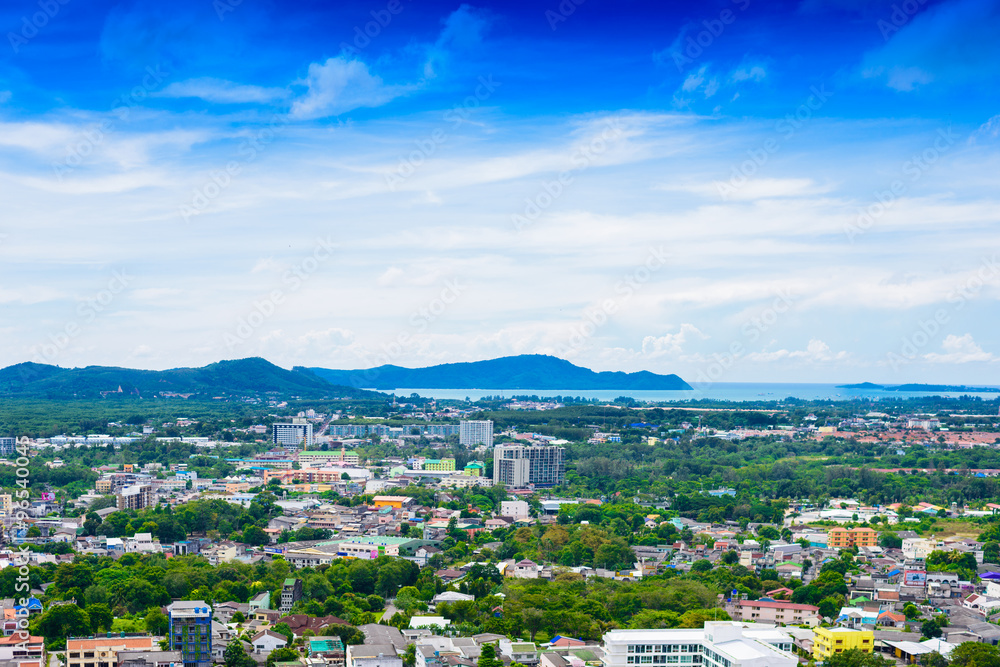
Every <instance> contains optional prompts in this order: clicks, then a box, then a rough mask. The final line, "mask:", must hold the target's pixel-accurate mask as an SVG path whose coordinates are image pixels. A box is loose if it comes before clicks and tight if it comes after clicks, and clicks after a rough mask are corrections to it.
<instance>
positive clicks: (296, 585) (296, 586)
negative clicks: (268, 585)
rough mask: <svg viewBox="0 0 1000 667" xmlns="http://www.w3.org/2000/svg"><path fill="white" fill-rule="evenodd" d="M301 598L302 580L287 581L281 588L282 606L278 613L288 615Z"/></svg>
mask: <svg viewBox="0 0 1000 667" xmlns="http://www.w3.org/2000/svg"><path fill="white" fill-rule="evenodd" d="M301 598H302V580H301V579H285V585H284V586H282V587H281V605H280V606H279V607H278V611H280V612H281V613H283V614H287V613H288V612H290V611H291V610H292V607H293V606H295V603H296V602H298V601H299V600H300V599H301Z"/></svg>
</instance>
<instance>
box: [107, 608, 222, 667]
mask: <svg viewBox="0 0 1000 667" xmlns="http://www.w3.org/2000/svg"><path fill="white" fill-rule="evenodd" d="M167 615H168V618H169V619H170V650H171V651H180V652H181V655H182V656H183V659H184V667H211V665H212V608H211V607H209V606H208V603H207V602H205V601H204V600H188V601H184V602H174V603H173V604H171V605H170V606H169V607H167ZM95 667H96V666H95Z"/></svg>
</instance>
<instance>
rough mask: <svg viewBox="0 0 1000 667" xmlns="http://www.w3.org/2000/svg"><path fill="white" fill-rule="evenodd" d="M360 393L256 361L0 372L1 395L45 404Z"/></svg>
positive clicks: (30, 366)
mask: <svg viewBox="0 0 1000 667" xmlns="http://www.w3.org/2000/svg"><path fill="white" fill-rule="evenodd" d="M119 390H120V391H119ZM364 393H365V392H359V391H358V390H356V389H353V388H350V387H343V386H340V387H338V386H336V385H333V384H331V383H330V382H328V381H326V380H324V379H323V378H320V377H318V376H316V375H315V374H313V373H311V372H309V371H308V370H306V369H301V368H300V369H295V370H291V371H289V370H285V369H284V368H281V367H279V366H275V365H274V364H272V363H270V362H269V361H267V360H265V359H261V358H259V357H253V358H249V359H237V360H233V361H219V362H217V363H214V364H209V365H207V366H204V367H202V368H172V369H170V370H165V371H148V370H137V369H133V368H118V367H114V366H87V367H85V368H61V367H59V366H50V365H46V364H36V363H30V362H29V363H23V364H16V365H14V366H8V367H7V368H3V369H0V395H6V396H20V397H36V398H50V399H65V398H97V397H101V396H105V397H106V396H114V395H119V394H123V395H132V396H136V395H138V396H144V397H152V396H159V395H164V394H192V395H195V396H197V397H199V398H213V397H216V396H221V397H232V396H255V395H263V394H277V395H282V396H303V397H322V396H360V395H362V394H364Z"/></svg>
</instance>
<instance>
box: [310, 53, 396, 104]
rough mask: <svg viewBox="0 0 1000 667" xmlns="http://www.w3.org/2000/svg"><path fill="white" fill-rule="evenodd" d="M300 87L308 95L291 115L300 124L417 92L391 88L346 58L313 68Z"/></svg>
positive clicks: (356, 62)
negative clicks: (301, 121) (300, 121)
mask: <svg viewBox="0 0 1000 667" xmlns="http://www.w3.org/2000/svg"><path fill="white" fill-rule="evenodd" d="M296 83H297V84H298V85H303V86H305V87H306V92H305V94H304V95H302V96H301V97H299V98H298V99H296V100H295V101H294V102H293V103H292V110H291V115H292V117H293V118H296V119H299V120H312V119H315V118H325V117H327V116H336V115H339V114H342V113H347V112H348V111H353V110H354V109H360V108H362V107H379V106H382V105H383V104H386V103H388V102H391V101H392V100H394V99H396V98H397V97H400V96H401V95H405V94H406V93H407V92H410V91H411V90H413V89H414V88H413V87H412V86H410V87H408V86H398V85H388V84H386V83H385V82H384V81H383V80H382V77H380V76H378V75H375V74H372V73H371V71H370V70H369V69H368V66H367V65H366V64H365V63H363V62H361V61H360V60H348V59H347V58H345V57H342V56H338V57H336V58H329V59H328V60H327V61H326V62H324V63H322V64H321V63H313V64H311V65H309V73H308V74H307V75H306V78H305V79H303V80H301V81H297V82H296Z"/></svg>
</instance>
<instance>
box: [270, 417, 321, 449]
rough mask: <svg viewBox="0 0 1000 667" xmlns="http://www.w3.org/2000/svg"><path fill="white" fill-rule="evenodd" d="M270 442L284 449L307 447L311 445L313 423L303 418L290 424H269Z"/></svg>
mask: <svg viewBox="0 0 1000 667" xmlns="http://www.w3.org/2000/svg"><path fill="white" fill-rule="evenodd" d="M271 442H273V443H275V444H278V445H281V446H282V447H285V448H286V449H297V448H300V447H301V448H303V449H309V448H310V447H312V446H313V425H312V424H310V423H308V422H306V420H304V419H295V420H293V421H292V423H291V424H271Z"/></svg>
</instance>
